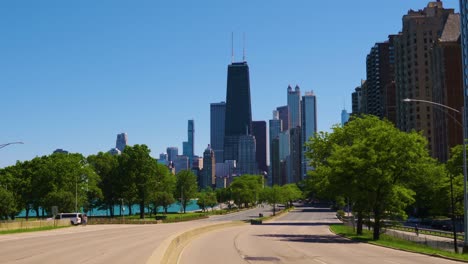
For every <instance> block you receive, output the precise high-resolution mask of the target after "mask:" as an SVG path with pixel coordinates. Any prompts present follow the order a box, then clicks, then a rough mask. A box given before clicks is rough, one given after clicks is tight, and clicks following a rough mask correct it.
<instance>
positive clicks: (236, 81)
mask: <svg viewBox="0 0 468 264" xmlns="http://www.w3.org/2000/svg"><path fill="white" fill-rule="evenodd" d="M224 132H225V137H224V160H238V149H239V137H240V136H243V135H250V134H251V133H252V111H251V106H250V78H249V66H248V65H247V62H234V63H232V64H230V65H229V66H228V76H227V91H226V119H225V127H224Z"/></svg>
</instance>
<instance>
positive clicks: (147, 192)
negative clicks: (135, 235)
mask: <svg viewBox="0 0 468 264" xmlns="http://www.w3.org/2000/svg"><path fill="white" fill-rule="evenodd" d="M150 152H151V150H150V149H149V148H148V147H147V146H146V145H134V146H127V147H125V149H124V151H123V152H122V154H121V155H120V156H119V166H120V173H121V177H126V178H127V179H128V180H125V181H123V182H124V184H127V187H128V188H127V189H126V190H124V191H123V195H122V196H127V199H126V200H127V201H129V202H130V204H131V202H132V201H133V200H135V201H136V202H137V203H138V205H139V207H140V219H144V218H145V207H146V205H148V204H149V202H150V197H151V193H152V192H153V190H154V188H155V182H156V175H155V174H156V170H157V162H156V160H155V159H154V158H152V157H151V156H150Z"/></svg>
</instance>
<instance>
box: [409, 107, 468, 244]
mask: <svg viewBox="0 0 468 264" xmlns="http://www.w3.org/2000/svg"><path fill="white" fill-rule="evenodd" d="M403 102H405V103H410V102H421V103H426V104H432V105H436V106H439V107H442V108H445V109H448V110H451V111H454V112H457V113H460V111H459V110H457V109H455V108H452V107H450V106H447V105H443V104H439V103H436V102H432V101H427V100H419V99H410V98H406V99H403ZM461 114H462V124H460V122H458V120H456V119H455V118H454V117H453V116H451V117H452V118H453V119H454V120H455V121H456V122H457V124H459V125H461V126H462V129H463V132H462V134H463V206H464V210H463V215H464V218H463V233H464V236H463V237H464V240H463V253H468V196H467V188H466V187H467V186H466V182H467V169H466V167H467V165H466V128H465V127H466V120H465V109H463V107H462V111H461ZM454 228H455V227H454Z"/></svg>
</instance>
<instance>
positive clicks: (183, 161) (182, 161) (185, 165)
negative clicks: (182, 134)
mask: <svg viewBox="0 0 468 264" xmlns="http://www.w3.org/2000/svg"><path fill="white" fill-rule="evenodd" d="M173 164H174V168H175V173H176V174H177V173H179V172H180V171H183V170H189V158H188V157H187V156H185V155H177V156H176V158H175V159H174V160H173Z"/></svg>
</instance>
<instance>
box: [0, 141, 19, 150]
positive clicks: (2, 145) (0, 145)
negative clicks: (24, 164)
mask: <svg viewBox="0 0 468 264" xmlns="http://www.w3.org/2000/svg"><path fill="white" fill-rule="evenodd" d="M13 144H24V143H23V142H11V143H6V144H0V149H1V148H4V147H6V146H8V145H13Z"/></svg>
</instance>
